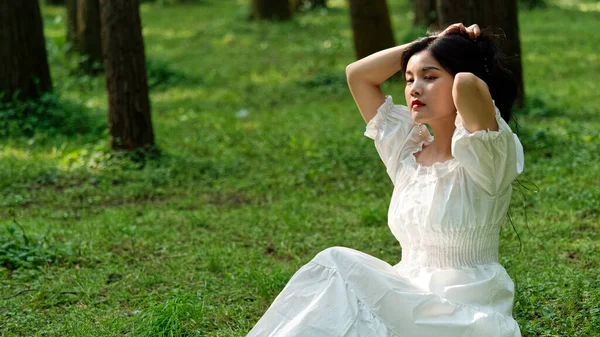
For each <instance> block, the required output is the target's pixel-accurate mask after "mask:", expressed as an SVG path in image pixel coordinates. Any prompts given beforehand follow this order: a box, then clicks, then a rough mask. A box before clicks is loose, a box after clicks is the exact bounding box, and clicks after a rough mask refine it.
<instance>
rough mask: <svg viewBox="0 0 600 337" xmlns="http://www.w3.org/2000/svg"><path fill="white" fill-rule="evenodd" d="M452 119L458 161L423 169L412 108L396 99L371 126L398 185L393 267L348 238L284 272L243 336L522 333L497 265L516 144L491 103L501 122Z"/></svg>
mask: <svg viewBox="0 0 600 337" xmlns="http://www.w3.org/2000/svg"><path fill="white" fill-rule="evenodd" d="M459 116H460V115H457V118H456V130H455V132H454V135H453V138H452V153H453V155H454V158H453V159H450V160H448V161H446V162H443V163H436V164H434V165H433V166H422V165H420V164H418V163H417V162H416V160H415V157H414V155H413V154H414V153H416V152H418V151H420V149H421V148H422V147H423V146H424V145H425V144H428V143H429V142H431V141H432V140H433V136H431V135H430V134H429V133H428V132H427V131H426V129H425V128H423V135H424V137H423V138H421V137H420V136H419V135H418V128H416V127H415V126H416V124H415V123H414V122H413V120H412V118H411V115H410V112H409V110H408V108H407V107H405V106H402V105H394V104H393V101H392V98H391V96H387V97H386V100H385V102H384V103H383V104H382V105H381V107H379V109H378V110H377V114H376V116H375V117H374V118H373V119H371V120H370V121H369V123H368V124H367V127H366V130H365V133H364V135H365V136H367V137H369V138H371V139H373V140H374V143H375V147H376V149H377V152H378V153H379V155H380V157H381V159H382V161H383V163H384V164H385V166H386V170H387V173H388V175H389V177H390V179H391V180H392V182H393V184H394V191H393V194H392V199H391V202H390V207H389V210H388V225H389V227H390V230H391V231H392V233H393V234H394V236H395V237H396V238H397V239H398V241H399V243H400V245H401V246H402V257H401V260H400V261H399V262H398V263H397V264H395V265H390V264H388V263H387V262H385V261H382V260H380V259H378V258H376V257H373V256H371V255H368V254H366V253H363V252H360V251H357V250H354V249H352V248H347V247H339V246H338V247H331V248H327V249H325V250H323V251H321V252H319V253H318V254H317V255H316V256H315V257H314V258H313V259H312V260H311V261H309V262H308V263H307V264H305V265H304V266H302V267H301V268H300V269H299V270H298V271H297V272H296V273H295V274H294V275H293V276H292V278H291V279H290V280H289V281H288V283H287V284H286V286H285V287H284V289H283V290H282V291H281V293H279V295H278V296H277V297H276V298H275V300H274V301H273V303H272V304H271V306H270V307H269V308H268V309H267V311H266V312H265V314H264V315H263V316H262V317H261V318H260V320H259V321H258V322H257V323H256V325H255V326H254V328H253V329H252V330H251V331H250V333H249V334H248V337H284V336H285V337H431V336H435V337H438V336H444V337H483V336H485V337H519V336H521V333H520V330H519V326H518V324H517V322H516V321H515V320H514V318H513V317H512V308H513V300H514V283H513V282H512V280H511V279H510V277H509V275H508V274H507V272H506V270H505V269H504V268H503V267H502V265H500V264H499V263H498V241H499V233H500V226H501V224H502V223H503V221H504V218H505V215H506V212H507V209H508V205H509V201H510V197H511V194H512V188H511V182H512V181H513V180H514V179H515V178H516V177H517V176H518V175H519V174H520V173H521V172H522V171H523V166H524V159H523V158H524V157H523V148H522V146H521V144H520V142H519V139H518V137H517V136H516V135H515V134H513V133H512V131H511V129H510V127H509V126H508V124H507V123H506V122H505V121H504V120H503V119H502V118H501V117H500V114H499V111H498V110H497V109H496V120H497V122H498V125H499V130H498V131H490V130H481V131H476V132H473V133H469V132H468V131H467V130H466V129H465V128H464V127H463V126H462V123H461V120H460V117H459Z"/></svg>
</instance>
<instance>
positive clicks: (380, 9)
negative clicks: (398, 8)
mask: <svg viewBox="0 0 600 337" xmlns="http://www.w3.org/2000/svg"><path fill="white" fill-rule="evenodd" d="M350 21H351V23H352V32H353V35H354V50H355V52H356V57H357V58H358V59H361V58H363V57H365V56H368V55H371V54H373V53H375V52H378V51H380V50H383V49H386V48H390V47H393V46H395V45H396V42H395V41H394V33H393V31H392V24H391V21H390V16H389V13H388V7H387V3H386V1H385V0H350Z"/></svg>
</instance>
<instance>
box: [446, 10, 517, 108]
mask: <svg viewBox="0 0 600 337" xmlns="http://www.w3.org/2000/svg"><path fill="white" fill-rule="evenodd" d="M436 7H437V13H438V23H439V24H440V25H441V26H445V25H448V24H452V23H456V22H462V23H463V24H464V25H465V26H467V27H468V26H470V25H472V24H474V23H476V24H478V25H479V27H481V29H485V28H493V29H498V28H499V29H501V30H502V31H503V32H504V35H505V36H506V38H505V39H504V40H501V41H500V44H499V45H500V49H501V50H502V52H503V53H504V54H506V55H507V56H508V57H509V60H510V62H509V68H510V70H512V71H513V73H514V74H515V76H516V77H517V82H518V93H517V99H516V101H515V105H516V106H518V107H522V106H523V104H524V97H525V91H524V88H523V68H522V64H521V44H520V41H519V21H518V16H517V1H516V0H508V1H504V0H489V1H477V0H437V6H436Z"/></svg>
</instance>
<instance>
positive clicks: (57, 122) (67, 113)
mask: <svg viewBox="0 0 600 337" xmlns="http://www.w3.org/2000/svg"><path fill="white" fill-rule="evenodd" d="M82 110H83V111H85V109H84V108H83V107H82V106H80V105H79V104H76V103H73V102H69V101H68V100H64V99H61V98H60V96H59V95H58V94H56V93H53V92H46V93H43V94H42V95H41V96H40V98H39V99H36V100H12V101H8V102H6V101H0V137H8V136H27V137H31V136H33V135H34V134H35V133H36V132H44V133H48V134H59V133H60V134H65V135H74V134H81V133H86V132H91V131H94V128H95V126H94V125H93V123H92V120H90V118H89V117H88V116H87V115H86V114H84V113H82Z"/></svg>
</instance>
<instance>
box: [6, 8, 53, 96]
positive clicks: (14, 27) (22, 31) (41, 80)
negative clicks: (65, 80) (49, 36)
mask: <svg viewBox="0 0 600 337" xmlns="http://www.w3.org/2000/svg"><path fill="white" fill-rule="evenodd" d="M0 41H2V48H0V92H3V93H4V95H3V96H2V100H4V101H10V100H12V99H13V95H14V98H17V99H36V98H38V97H39V96H40V94H41V93H43V92H45V91H51V90H52V80H51V78H50V69H49V68H48V57H47V53H46V41H45V40H44V27H43V23H42V14H41V12H40V6H39V3H38V0H20V1H9V0H3V1H0Z"/></svg>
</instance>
